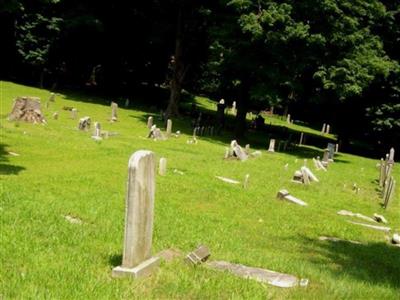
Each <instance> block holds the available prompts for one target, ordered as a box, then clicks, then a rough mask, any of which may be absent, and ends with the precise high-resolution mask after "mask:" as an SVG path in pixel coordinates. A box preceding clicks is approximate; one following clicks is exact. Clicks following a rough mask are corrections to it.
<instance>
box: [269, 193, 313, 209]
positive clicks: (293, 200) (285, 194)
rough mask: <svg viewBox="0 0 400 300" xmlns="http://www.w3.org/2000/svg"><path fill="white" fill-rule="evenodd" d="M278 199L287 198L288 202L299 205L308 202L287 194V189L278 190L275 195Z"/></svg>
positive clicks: (305, 204)
mask: <svg viewBox="0 0 400 300" xmlns="http://www.w3.org/2000/svg"><path fill="white" fill-rule="evenodd" d="M276 197H277V198H278V199H280V200H287V201H289V202H292V203H295V204H298V205H301V206H307V205H308V204H307V203H306V202H304V201H302V200H300V199H298V198H296V197H293V196H292V195H290V194H289V192H288V191H287V190H280V191H279V192H278V194H277V196H276Z"/></svg>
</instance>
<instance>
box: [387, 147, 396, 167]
mask: <svg viewBox="0 0 400 300" xmlns="http://www.w3.org/2000/svg"><path fill="white" fill-rule="evenodd" d="M394 152H395V151H394V148H393V147H392V148H390V151H389V161H388V162H389V164H393V163H394Z"/></svg>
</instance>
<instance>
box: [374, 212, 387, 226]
mask: <svg viewBox="0 0 400 300" xmlns="http://www.w3.org/2000/svg"><path fill="white" fill-rule="evenodd" d="M374 220H375V221H377V222H378V223H383V224H387V223H388V221H387V220H386V219H385V217H384V216H382V215H378V214H374Z"/></svg>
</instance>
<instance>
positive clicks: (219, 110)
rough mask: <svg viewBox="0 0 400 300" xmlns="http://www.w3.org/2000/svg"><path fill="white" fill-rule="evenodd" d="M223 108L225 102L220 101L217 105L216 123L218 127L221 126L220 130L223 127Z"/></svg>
mask: <svg viewBox="0 0 400 300" xmlns="http://www.w3.org/2000/svg"><path fill="white" fill-rule="evenodd" d="M225 108H226V105H225V100H224V99H221V100H220V101H219V103H218V104H217V123H218V124H219V126H221V128H223V127H224V125H225Z"/></svg>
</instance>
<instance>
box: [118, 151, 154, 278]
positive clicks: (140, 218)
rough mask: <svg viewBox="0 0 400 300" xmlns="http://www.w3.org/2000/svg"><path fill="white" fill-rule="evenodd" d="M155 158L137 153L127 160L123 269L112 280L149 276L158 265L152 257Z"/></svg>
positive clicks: (145, 152) (148, 154) (141, 152)
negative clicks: (115, 278) (124, 277)
mask: <svg viewBox="0 0 400 300" xmlns="http://www.w3.org/2000/svg"><path fill="white" fill-rule="evenodd" d="M154 160H155V158H154V153H153V152H151V151H145V150H140V151H137V152H135V153H134V154H133V155H132V156H131V157H130V159H129V164H128V185H127V193H126V206H125V210H126V212H125V237H124V251H123V256H122V265H121V266H118V267H115V268H114V269H113V271H112V274H113V276H116V277H122V276H129V277H133V278H138V277H142V276H147V275H150V274H151V273H152V272H153V271H154V269H155V268H156V267H158V265H159V263H160V258H159V257H152V255H151V245H152V238H153V217H154V194H155V161H154Z"/></svg>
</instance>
